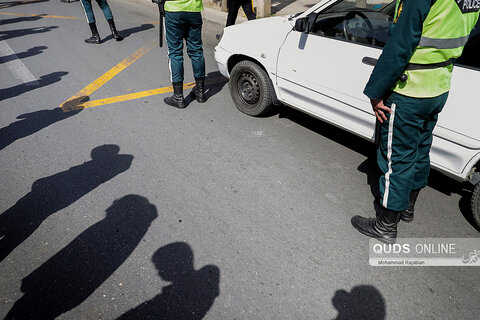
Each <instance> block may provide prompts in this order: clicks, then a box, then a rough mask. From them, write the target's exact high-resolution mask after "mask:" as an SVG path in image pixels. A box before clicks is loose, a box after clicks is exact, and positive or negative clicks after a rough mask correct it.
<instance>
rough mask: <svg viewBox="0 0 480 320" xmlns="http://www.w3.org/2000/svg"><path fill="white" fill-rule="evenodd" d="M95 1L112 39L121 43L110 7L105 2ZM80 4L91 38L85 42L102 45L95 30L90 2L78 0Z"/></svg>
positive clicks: (120, 36) (101, 0)
mask: <svg viewBox="0 0 480 320" xmlns="http://www.w3.org/2000/svg"><path fill="white" fill-rule="evenodd" d="M96 1H97V3H98V5H99V6H100V8H101V9H102V11H103V15H104V16H105V19H106V20H107V22H108V25H109V26H110V31H112V36H113V38H114V39H115V40H117V41H122V40H123V36H122V35H121V34H120V32H118V31H117V28H116V27H115V22H114V20H113V14H112V10H110V6H109V5H108V3H107V0H96ZM80 3H81V4H82V7H83V11H84V12H85V17H86V18H87V23H88V26H89V27H90V31H91V32H92V36H91V37H90V38H88V39H85V42H86V43H96V44H100V43H102V39H100V34H99V33H98V30H97V25H96V24H95V15H94V14H93V8H92V0H80Z"/></svg>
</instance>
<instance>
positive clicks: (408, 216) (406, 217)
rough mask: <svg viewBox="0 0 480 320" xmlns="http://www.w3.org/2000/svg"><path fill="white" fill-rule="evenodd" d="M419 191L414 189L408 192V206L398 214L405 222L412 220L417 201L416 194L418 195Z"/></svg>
mask: <svg viewBox="0 0 480 320" xmlns="http://www.w3.org/2000/svg"><path fill="white" fill-rule="evenodd" d="M420 190H421V189H416V190H412V191H410V204H409V205H408V209H407V210H404V211H402V213H401V214H400V219H402V220H403V221H405V222H410V221H412V220H413V212H414V211H415V202H416V201H417V197H418V194H419V193H420Z"/></svg>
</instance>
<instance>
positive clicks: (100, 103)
mask: <svg viewBox="0 0 480 320" xmlns="http://www.w3.org/2000/svg"><path fill="white" fill-rule="evenodd" d="M194 86H195V82H189V83H185V84H184V85H183V89H189V88H193V87H194ZM172 91H173V88H172V87H163V88H158V89H152V90H147V91H141V92H135V93H130V94H125V95H123V96H116V97H111V98H105V99H99V100H93V101H87V102H85V103H81V104H78V105H77V106H75V108H74V109H69V110H65V111H73V110H75V109H86V108H92V107H98V106H103V105H106V104H110V103H116V102H122V101H127V100H133V99H138V98H144V97H149V96H153V95H156V94H162V93H167V92H172Z"/></svg>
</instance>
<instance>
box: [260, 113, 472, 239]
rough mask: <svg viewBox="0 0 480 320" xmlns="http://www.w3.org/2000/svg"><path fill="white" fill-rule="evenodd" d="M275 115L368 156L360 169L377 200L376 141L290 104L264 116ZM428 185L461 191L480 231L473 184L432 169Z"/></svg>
mask: <svg viewBox="0 0 480 320" xmlns="http://www.w3.org/2000/svg"><path fill="white" fill-rule="evenodd" d="M275 115H278V117H279V118H286V119H289V120H291V121H293V122H295V123H297V124H298V125H301V126H303V127H305V128H307V129H309V130H311V131H313V132H316V133H318V134H319V135H321V136H324V137H325V138H327V139H329V140H332V141H334V142H336V143H339V144H341V145H343V146H345V147H347V148H349V149H351V150H353V151H355V152H357V153H358V154H361V155H363V156H365V157H366V158H367V159H366V160H365V161H364V162H362V163H361V164H360V165H359V167H358V170H359V171H360V172H363V173H365V174H366V175H367V183H368V185H369V186H370V190H371V191H372V195H373V197H374V199H376V200H377V199H378V197H379V190H378V188H379V187H378V179H379V177H380V174H381V172H380V169H379V168H378V165H377V148H376V147H375V144H373V143H372V142H370V141H368V140H365V139H363V138H361V137H358V136H356V135H354V134H352V133H349V132H348V131H346V130H343V129H340V128H337V127H335V126H333V125H331V124H329V123H327V122H324V121H322V120H319V119H317V118H314V117H312V116H310V115H308V114H306V113H303V112H301V111H298V110H295V109H293V108H290V107H287V106H276V107H275V108H273V110H272V111H271V112H270V113H268V114H267V115H265V117H271V116H275ZM428 186H429V187H430V188H433V189H434V190H436V191H439V192H441V193H443V194H445V195H447V196H450V195H452V194H459V195H460V196H461V197H462V198H461V199H460V202H459V209H460V211H461V213H462V215H463V216H464V217H465V219H466V220H467V221H468V222H469V223H470V224H471V225H472V226H473V227H474V228H475V229H476V230H478V231H480V228H479V227H478V226H476V224H475V222H474V219H473V213H472V211H471V207H470V205H469V203H470V194H471V189H472V186H471V185H470V183H468V182H458V181H456V180H454V179H452V178H450V177H447V176H445V175H444V174H442V173H440V172H439V171H436V170H431V171H430V176H429V178H428ZM377 204H378V203H377V201H375V200H374V207H375V211H377V210H376V206H377Z"/></svg>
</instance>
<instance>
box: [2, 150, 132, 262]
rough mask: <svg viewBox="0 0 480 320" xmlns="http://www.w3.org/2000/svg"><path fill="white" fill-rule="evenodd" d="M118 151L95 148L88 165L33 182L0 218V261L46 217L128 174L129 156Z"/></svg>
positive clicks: (130, 158) (130, 157)
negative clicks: (108, 182)
mask: <svg viewBox="0 0 480 320" xmlns="http://www.w3.org/2000/svg"><path fill="white" fill-rule="evenodd" d="M119 151H120V148H119V147H118V146H117V145H103V146H99V147H96V148H94V149H93V150H92V153H91V156H92V160H91V161H88V162H85V163H83V164H81V165H78V166H75V167H71V168H70V169H68V170H67V171H63V172H60V173H57V174H55V175H53V176H50V177H46V178H42V179H39V180H37V181H35V182H34V183H33V185H32V191H30V192H29V193H28V194H26V195H25V196H24V197H23V198H22V199H20V200H18V202H17V203H15V205H14V206H13V207H11V208H10V209H8V210H7V211H5V212H4V213H2V215H0V261H2V260H3V259H4V258H5V257H6V256H8V255H9V254H10V253H11V252H12V251H13V250H14V249H15V248H16V247H17V246H18V245H20V244H21V243H22V242H23V241H24V240H25V239H27V238H28V237H29V236H30V235H31V234H32V233H33V232H34V231H35V230H36V229H37V228H38V227H39V226H40V224H41V223H42V222H43V221H44V220H45V219H47V218H48V217H49V216H50V215H52V214H53V213H55V212H57V211H59V210H61V209H64V208H66V207H68V206H69V205H71V204H72V203H74V202H75V201H77V200H78V199H80V198H81V197H83V196H84V195H86V194H87V193H89V192H90V191H92V190H93V189H95V188H96V187H98V186H99V185H101V184H102V183H104V182H106V181H108V180H110V179H112V178H113V177H115V176H116V175H118V174H120V173H122V172H124V171H126V170H128V168H130V165H131V164H132V161H133V156H132V155H128V154H118V152H119Z"/></svg>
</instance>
